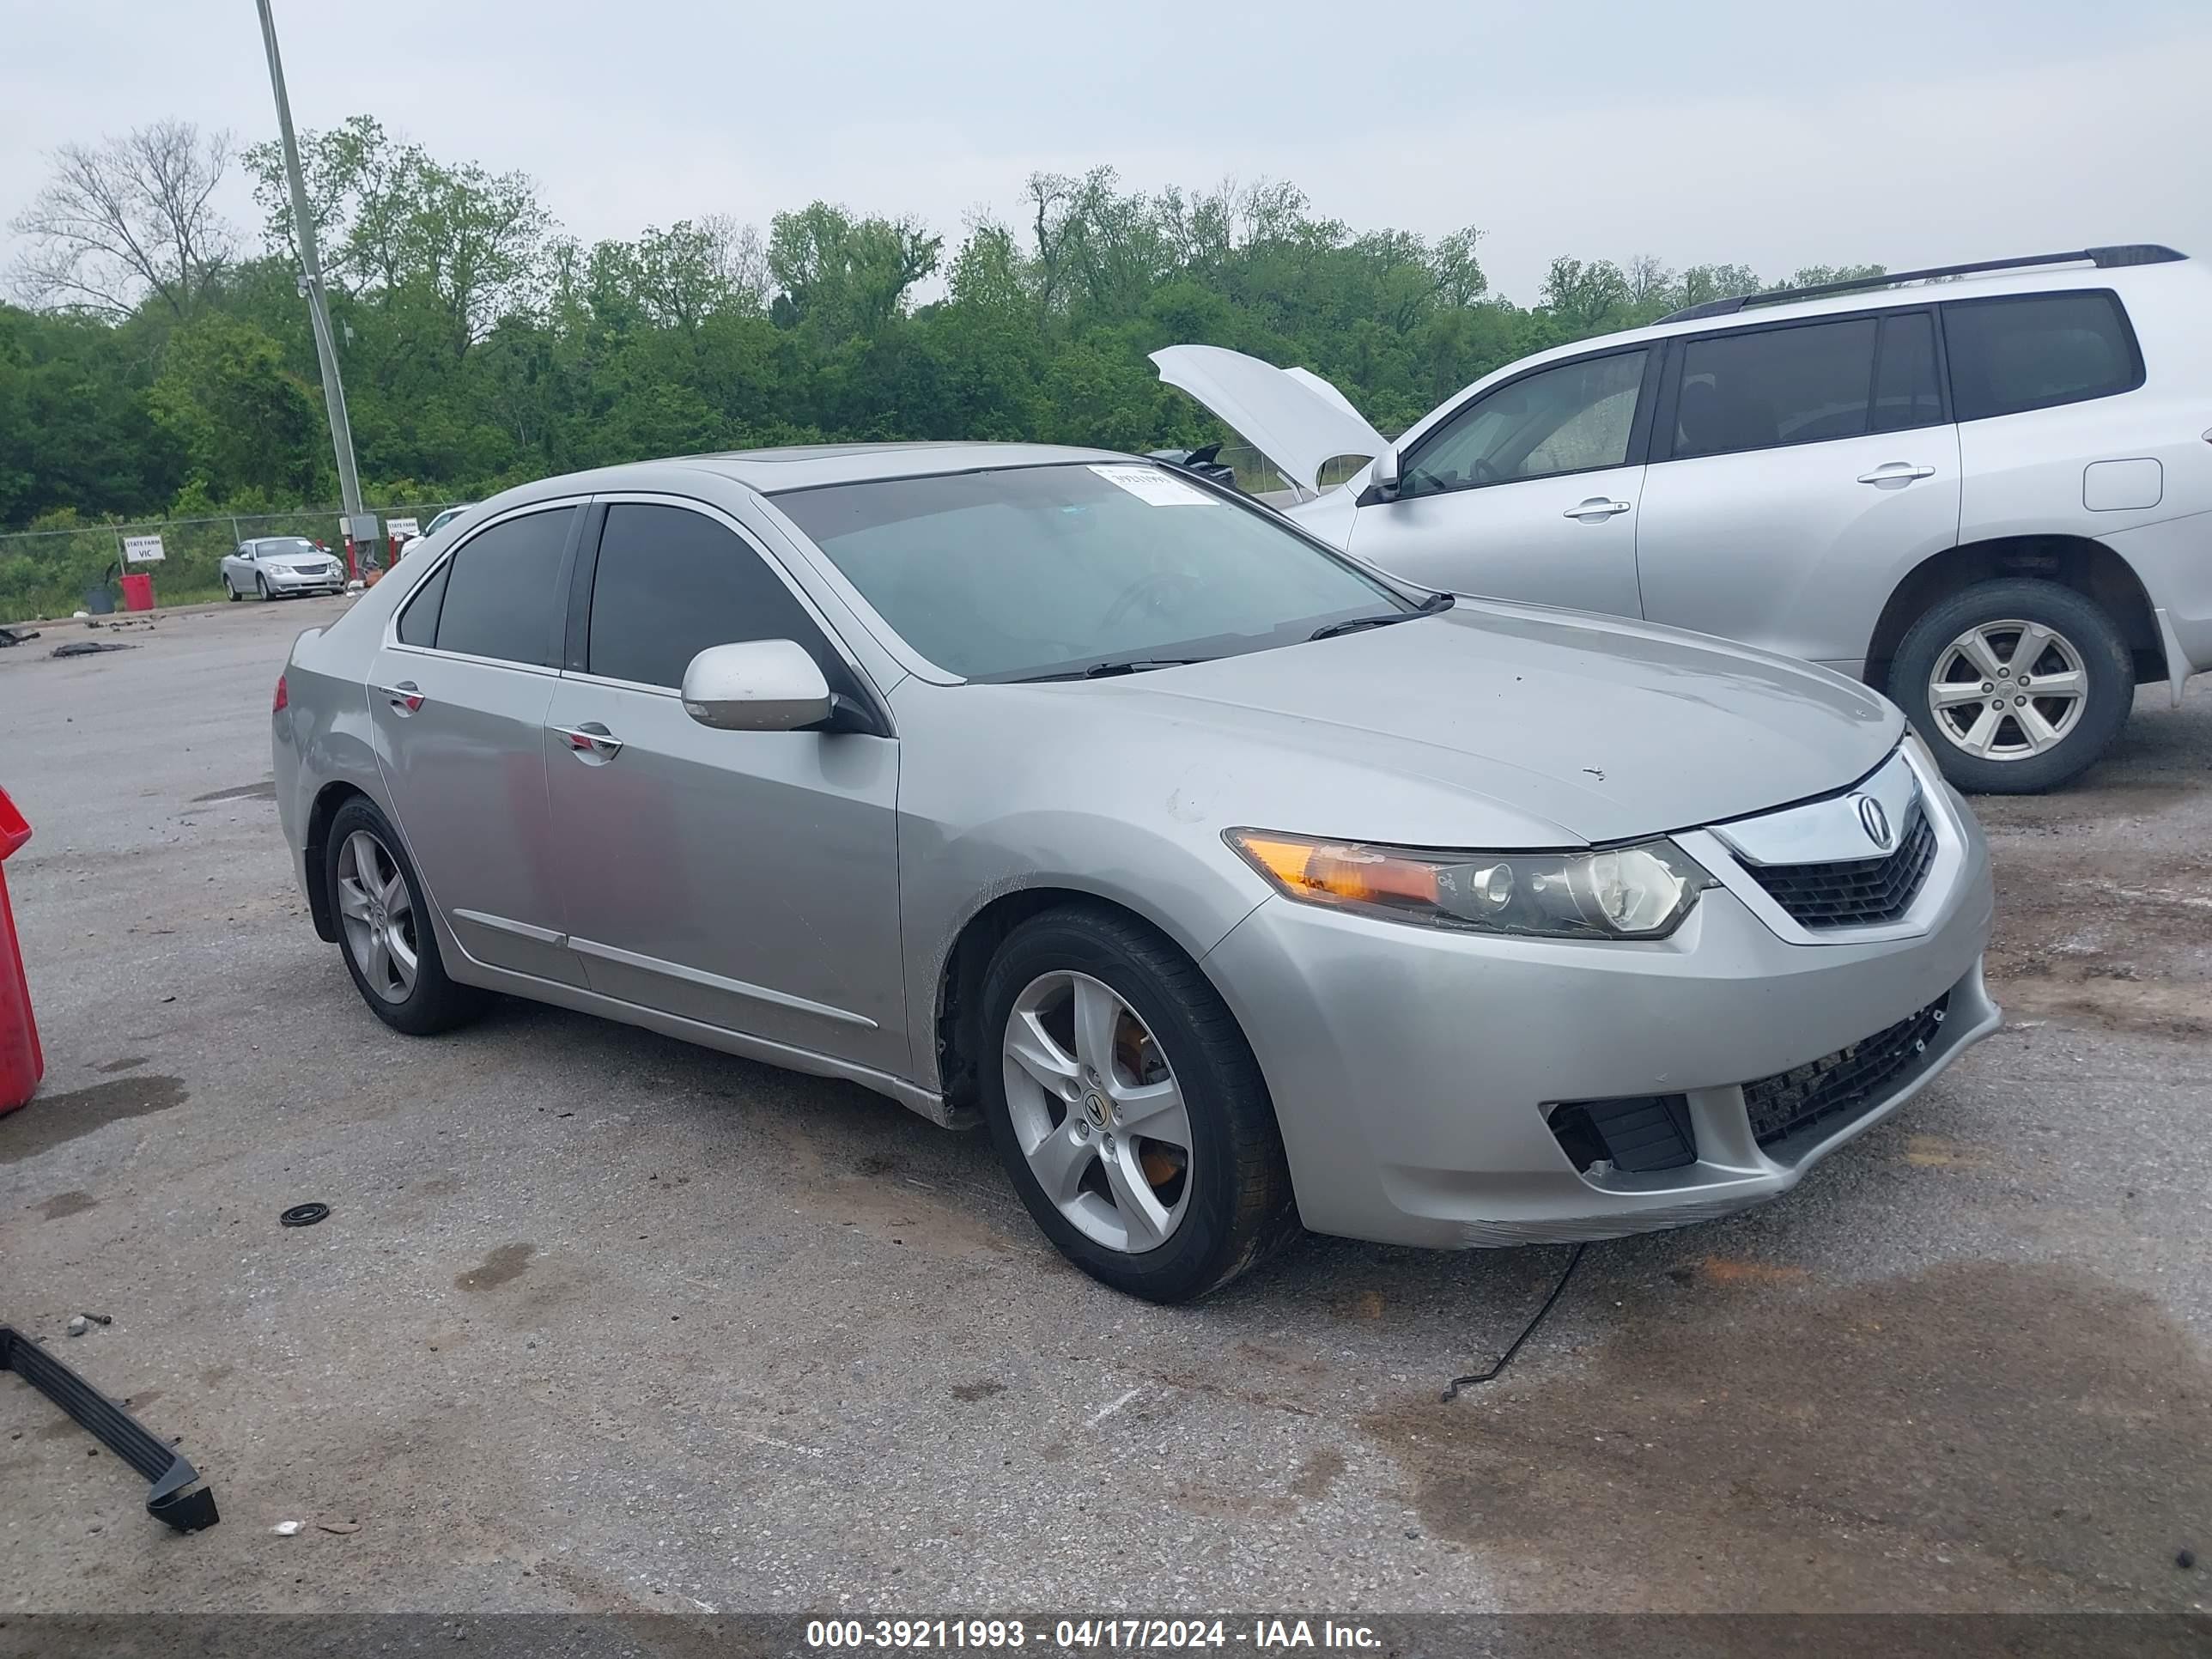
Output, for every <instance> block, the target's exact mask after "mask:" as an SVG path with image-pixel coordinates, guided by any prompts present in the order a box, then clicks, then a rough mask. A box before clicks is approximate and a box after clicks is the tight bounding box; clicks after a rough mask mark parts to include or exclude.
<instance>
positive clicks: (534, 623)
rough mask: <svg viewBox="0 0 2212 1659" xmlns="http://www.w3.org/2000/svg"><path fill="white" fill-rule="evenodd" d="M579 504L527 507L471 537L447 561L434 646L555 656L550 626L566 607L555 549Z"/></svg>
mask: <svg viewBox="0 0 2212 1659" xmlns="http://www.w3.org/2000/svg"><path fill="white" fill-rule="evenodd" d="M582 510H583V509H582V508H580V507H555V508H553V509H551V510H550V511H549V512H544V513H526V514H525V515H524V516H523V517H521V518H520V519H509V520H507V521H506V522H505V523H504V524H495V525H494V526H492V527H491V528H490V529H489V530H487V531H484V532H482V533H481V534H478V535H476V536H473V537H471V538H470V539H469V542H468V544H467V545H466V546H465V547H463V548H462V549H461V550H459V552H457V553H455V554H454V555H453V559H452V560H451V562H450V568H449V570H448V574H447V577H446V588H445V602H444V603H443V604H442V605H440V606H439V608H438V649H440V650H441V651H465V652H467V653H469V654H470V655H471V656H475V657H498V658H501V659H503V660H505V661H507V662H526V663H537V664H544V665H551V664H556V663H557V662H558V661H559V658H558V657H557V656H556V654H555V653H556V649H557V638H556V636H557V631H558V629H559V625H560V622H561V619H562V616H563V614H564V613H565V612H566V611H567V610H568V606H567V605H566V604H565V602H564V601H565V599H566V597H567V596H566V595H565V594H564V593H563V592H562V591H561V583H560V577H561V555H562V551H563V550H565V549H566V548H567V546H568V532H569V530H570V528H571V526H573V525H574V522H575V518H576V514H577V513H580V512H581V511H582ZM410 609H412V607H411V606H410Z"/></svg>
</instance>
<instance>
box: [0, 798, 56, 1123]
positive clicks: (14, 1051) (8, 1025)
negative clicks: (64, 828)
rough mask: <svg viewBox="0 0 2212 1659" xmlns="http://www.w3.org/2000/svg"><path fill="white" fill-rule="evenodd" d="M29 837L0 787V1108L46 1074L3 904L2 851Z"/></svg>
mask: <svg viewBox="0 0 2212 1659" xmlns="http://www.w3.org/2000/svg"><path fill="white" fill-rule="evenodd" d="M30 838H31V826H30V825H29V824H27V823H24V822H23V815H22V814H21V812H19V811H16V810H15V802H14V801H12V800H9V799H8V792H7V791H6V790H5V789H0V1112H12V1111H14V1110H15V1109H16V1108H17V1107H18V1106H21V1104H22V1103H24V1102H25V1101H27V1100H28V1099H29V1098H30V1097H31V1091H33V1090H34V1089H36V1088H37V1087H38V1086H39V1079H40V1078H41V1077H44V1076H45V1075H46V1056H45V1055H44V1054H41V1053H40V1052H39V1022H38V1021H37V1020H35V1019H33V1018H32V1017H31V986H30V981H27V980H26V979H25V978H24V977H23V953H22V951H21V949H20V948H18V947H17V945H16V943H15V911H14V910H13V909H11V908H9V903H8V868H7V859H8V855H9V854H10V853H12V852H14V851H15V849H16V848H18V847H21V845H22V844H23V843H24V842H27V841H28V840H30Z"/></svg>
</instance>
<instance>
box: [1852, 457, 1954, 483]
mask: <svg viewBox="0 0 2212 1659" xmlns="http://www.w3.org/2000/svg"><path fill="white" fill-rule="evenodd" d="M1935 476H1936V469H1935V468H1934V467H1932V466H1915V465H1913V464H1912V463H1911V462H1910V461H1885V462H1883V463H1882V464H1881V465H1880V466H1878V467H1876V468H1875V470H1874V471H1871V472H1862V473H1860V474H1859V482H1860V483H1870V484H1888V483H1893V484H1907V483H1911V482H1912V481H1913V480H1914V479H1915V478H1932V477H1935Z"/></svg>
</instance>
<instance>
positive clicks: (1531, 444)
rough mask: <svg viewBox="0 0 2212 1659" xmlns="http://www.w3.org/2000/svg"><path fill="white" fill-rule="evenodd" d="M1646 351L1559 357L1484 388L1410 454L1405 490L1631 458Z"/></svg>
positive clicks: (1549, 473)
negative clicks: (1554, 363) (1550, 365)
mask: <svg viewBox="0 0 2212 1659" xmlns="http://www.w3.org/2000/svg"><path fill="white" fill-rule="evenodd" d="M1645 356H1646V354H1645V353H1644V352H1642V351H1620V352H1615V353H1613V355H1612V356H1607V357H1591V358H1585V359H1583V360H1582V361H1581V362H1571V363H1561V364H1560V365H1559V367H1558V368H1547V369H1541V370H1539V371H1538V372H1537V373H1535V374H1529V375H1525V376H1523V377H1522V379H1520V380H1515V381H1512V382H1510V384H1508V385H1505V386H1500V387H1498V389H1497V390H1496V391H1495V392H1486V393H1484V394H1483V395H1482V396H1481V397H1480V398H1476V399H1475V400H1474V402H1473V403H1471V404H1468V406H1467V407H1466V408H1465V409H1462V410H1460V411H1459V413H1457V414H1456V415H1455V416H1452V417H1451V418H1450V419H1449V421H1447V422H1444V424H1443V426H1442V427H1440V428H1437V430H1436V431H1435V432H1434V433H1432V434H1431V435H1429V436H1428V437H1427V438H1425V439H1424V440H1423V441H1422V442H1421V444H1420V445H1419V447H1418V448H1416V449H1415V450H1414V451H1413V453H1411V454H1410V455H1408V456H1407V459H1406V464H1405V466H1404V468H1403V477H1402V480H1401V484H1400V488H1399V493H1400V495H1437V494H1439V493H1441V492H1443V491H1444V490H1450V489H1472V488H1474V487H1475V486H1477V485H1480V484H1494V483H1518V482H1520V481H1522V480H1523V479H1528V478H1545V477H1553V476H1555V475H1556V474H1559V473H1562V472H1587V471H1592V470H1593V469H1595V468H1598V467H1607V466H1620V465H1623V464H1625V463H1626V461H1627V459H1628V444H1629V437H1630V435H1631V433H1632V430H1633V429H1634V427H1635V424H1636V395H1637V392H1638V390H1639V389H1641V387H1642V386H1643V384H1644V357H1645Z"/></svg>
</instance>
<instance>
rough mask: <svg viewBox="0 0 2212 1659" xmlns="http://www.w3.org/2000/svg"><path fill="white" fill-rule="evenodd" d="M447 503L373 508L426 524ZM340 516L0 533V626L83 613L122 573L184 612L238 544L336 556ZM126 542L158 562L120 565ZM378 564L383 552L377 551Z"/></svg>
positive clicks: (334, 510) (327, 512)
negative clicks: (274, 539)
mask: <svg viewBox="0 0 2212 1659" xmlns="http://www.w3.org/2000/svg"><path fill="white" fill-rule="evenodd" d="M457 505H459V503H457V502H453V501H423V502H417V503H416V504H414V505H411V506H392V507H368V508H366V509H365V510H366V511H368V512H373V513H376V514H377V515H378V516H379V518H380V519H385V520H390V519H395V518H411V519H413V520H416V523H417V524H419V525H427V524H428V523H429V522H430V520H432V519H434V518H435V517H436V516H437V515H438V514H439V513H442V512H444V511H445V509H446V508H447V507H453V506H457ZM341 512H342V509H340V508H339V507H301V509H299V510H298V511H297V512H293V513H225V514H223V515H222V516H220V517H216V518H205V519H151V520H143V521H141V522H137V523H132V524H102V525H82V526H75V527H73V528H70V529H64V530H21V531H11V532H6V533H4V534H0V623H8V622H36V621H40V620H41V619H45V618H51V617H66V616H69V615H70V614H71V613H72V612H74V611H82V610H87V609H89V608H90V596H91V595H92V594H93V593H94V592H97V591H99V590H100V589H103V588H105V589H106V590H108V591H109V592H110V594H111V595H112V592H114V587H113V579H114V578H115V577H116V576H118V575H120V574H124V573H125V571H131V572H138V571H143V572H145V573H146V574H149V575H151V576H152V577H153V578H154V592H155V596H156V597H157V598H158V599H159V600H160V601H161V603H162V604H163V605H189V604H191V603H192V602H194V601H196V600H201V599H221V598H222V575H221V574H220V572H221V568H222V560H223V556H224V555H225V554H228V553H230V552H232V551H234V550H236V548H237V546H238V544H240V542H243V541H247V540H250V539H252V538H255V537H258V536H304V537H306V538H307V539H308V540H310V541H314V542H320V543H322V544H324V545H325V546H326V547H328V548H330V549H331V550H332V551H334V552H336V551H338V550H342V549H343V546H344V544H345V538H344V536H343V533H342V532H341V531H340V529H339V519H340V514H341ZM126 536H159V537H160V538H161V555H162V556H161V559H160V560H159V561H158V562H149V563H145V564H137V563H133V564H129V565H125V563H124V562H123V540H124V538H125V537H126ZM377 554H378V556H379V557H380V558H382V557H384V556H385V552H384V549H383V548H382V547H381V546H380V547H379V549H378V550H377Z"/></svg>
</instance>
